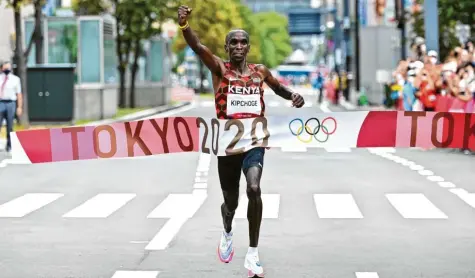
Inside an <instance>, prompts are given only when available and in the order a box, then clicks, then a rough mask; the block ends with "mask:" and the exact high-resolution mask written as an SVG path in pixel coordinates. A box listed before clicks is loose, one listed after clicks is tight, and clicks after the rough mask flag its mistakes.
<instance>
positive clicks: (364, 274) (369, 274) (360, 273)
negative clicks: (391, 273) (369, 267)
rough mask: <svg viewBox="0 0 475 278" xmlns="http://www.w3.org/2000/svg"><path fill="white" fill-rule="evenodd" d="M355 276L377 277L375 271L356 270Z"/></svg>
mask: <svg viewBox="0 0 475 278" xmlns="http://www.w3.org/2000/svg"><path fill="white" fill-rule="evenodd" d="M355 274H356V278H379V276H378V273H377V272H356V273H355Z"/></svg>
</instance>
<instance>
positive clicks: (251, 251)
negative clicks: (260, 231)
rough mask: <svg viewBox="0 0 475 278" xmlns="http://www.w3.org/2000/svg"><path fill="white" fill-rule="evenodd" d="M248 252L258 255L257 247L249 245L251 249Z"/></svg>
mask: <svg viewBox="0 0 475 278" xmlns="http://www.w3.org/2000/svg"><path fill="white" fill-rule="evenodd" d="M247 253H248V254H256V255H257V253H258V252H257V247H249V249H247Z"/></svg>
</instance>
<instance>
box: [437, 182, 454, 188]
mask: <svg viewBox="0 0 475 278" xmlns="http://www.w3.org/2000/svg"><path fill="white" fill-rule="evenodd" d="M439 186H440V187H443V188H455V184H453V183H452V182H449V181H441V182H439Z"/></svg>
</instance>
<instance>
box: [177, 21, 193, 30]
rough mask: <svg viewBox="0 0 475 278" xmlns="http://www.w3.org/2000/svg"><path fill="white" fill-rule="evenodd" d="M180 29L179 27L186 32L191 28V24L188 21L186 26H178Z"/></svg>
mask: <svg viewBox="0 0 475 278" xmlns="http://www.w3.org/2000/svg"><path fill="white" fill-rule="evenodd" d="M178 27H179V28H180V29H181V30H185V29H186V28H188V27H190V24H189V23H188V20H187V21H186V24H185V25H183V26H181V25H178Z"/></svg>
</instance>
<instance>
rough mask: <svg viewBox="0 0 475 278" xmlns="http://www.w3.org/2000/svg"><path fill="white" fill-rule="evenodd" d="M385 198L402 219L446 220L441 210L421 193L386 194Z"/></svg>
mask: <svg viewBox="0 0 475 278" xmlns="http://www.w3.org/2000/svg"><path fill="white" fill-rule="evenodd" d="M386 198H387V199H388V200H389V202H390V203H391V205H392V206H393V207H394V208H395V209H396V210H397V211H398V212H399V213H400V214H401V216H402V217H404V218H410V219H447V218H448V217H447V215H445V214H444V213H443V212H442V211H441V210H439V209H438V208H437V207H436V206H435V205H434V204H433V203H432V202H431V201H429V199H427V197H426V196H425V195H424V194H421V193H416V194H412V193H401V194H386Z"/></svg>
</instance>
